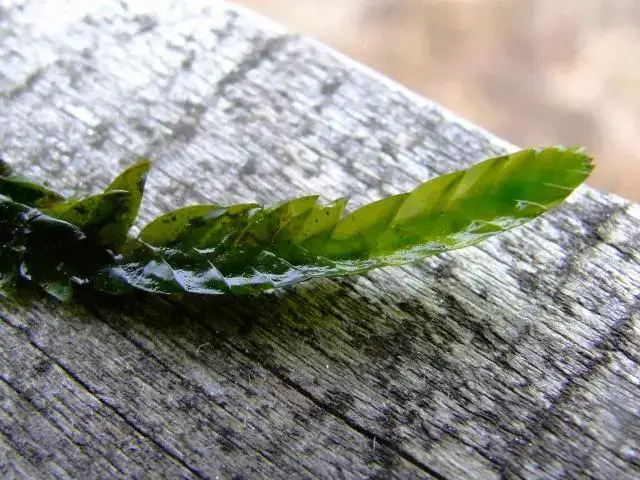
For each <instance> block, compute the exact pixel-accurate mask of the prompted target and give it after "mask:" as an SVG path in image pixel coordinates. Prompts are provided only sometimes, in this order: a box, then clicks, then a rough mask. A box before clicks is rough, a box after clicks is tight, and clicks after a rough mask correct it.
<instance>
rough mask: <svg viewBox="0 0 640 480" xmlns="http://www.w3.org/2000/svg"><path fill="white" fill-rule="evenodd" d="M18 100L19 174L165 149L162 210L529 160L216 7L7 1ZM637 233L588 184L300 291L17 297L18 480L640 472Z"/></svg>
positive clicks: (4, 72) (350, 67) (100, 179)
mask: <svg viewBox="0 0 640 480" xmlns="http://www.w3.org/2000/svg"><path fill="white" fill-rule="evenodd" d="M145 3H146V5H145ZM0 112H1V114H0V148H1V150H2V151H3V152H4V154H5V156H6V158H7V160H9V161H10V162H12V163H13V164H15V165H17V168H18V169H19V170H21V171H23V172H24V173H25V174H27V175H30V176H31V177H33V178H35V179H39V180H45V179H46V180H48V181H49V182H50V183H51V184H52V185H53V186H54V187H57V188H68V187H71V186H74V185H79V186H80V188H81V189H82V190H83V191H92V190H96V189H98V188H99V187H103V186H105V185H106V184H107V182H108V181H109V179H110V178H111V177H112V176H113V175H114V174H115V173H116V172H117V171H119V170H120V169H122V168H123V167H124V166H126V165H128V164H129V163H131V162H132V161H133V160H134V159H136V158H137V157H139V156H142V155H148V156H150V157H151V158H152V159H153V160H154V162H155V167H154V170H153V172H152V174H151V176H150V179H149V182H148V187H147V189H148V195H147V197H146V200H145V202H144V205H143V209H142V217H143V220H148V219H149V218H151V216H153V215H156V214H158V213H160V212H163V211H166V210H167V209H169V208H172V207H178V206H183V205H187V204H190V203H195V202H205V201H218V202H221V203H225V202H237V201H245V200H258V201H263V202H269V203H270V202H273V201H277V200H281V199H284V198H287V197H290V196H293V195H301V194H305V193H322V195H323V196H324V197H325V198H327V199H331V198H333V197H338V196H343V195H349V196H351V197H352V198H353V199H354V200H355V204H360V203H362V202H364V201H367V200H373V199H376V198H379V197H381V196H384V195H388V194H391V193H395V192H399V191H404V190H408V189H410V188H412V187H413V186H415V185H416V184H417V183H418V182H420V181H423V180H425V179H427V178H430V177H432V176H434V175H437V174H440V173H443V172H446V171H450V170H453V169H457V168H460V167H463V166H466V165H470V164H472V163H474V162H476V161H479V160H481V159H483V158H485V157H488V156H490V155H493V154H497V153H500V152H503V151H504V150H505V149H508V148H510V147H509V146H508V145H507V144H506V143H504V142H501V141H499V140H498V139H496V138H493V137H492V136H490V135H489V134H487V133H486V132H483V131H482V130H480V129H477V128H475V127H473V126H470V125H468V124H467V123H465V122H463V121H461V120H459V119H457V118H456V117H455V116H453V115H451V114H449V113H447V112H445V111H443V110H442V109H441V108H440V107H438V106H437V105H435V104H433V103H430V102H428V101H426V100H423V99H421V98H418V97H416V96H414V95H411V94H409V93H408V92H406V91H404V90H403V89H401V88H400V87H397V86H395V85H393V84H391V83H390V82H388V81H386V80H385V79H383V78H380V77H379V76H376V75H375V74H373V73H371V72H367V71H366V70H365V69H364V68H362V67H360V66H358V65H356V64H354V63H352V62H350V61H348V60H346V59H344V58H342V57H340V56H338V55H336V54H335V53H333V52H331V51H329V50H328V49H326V48H325V47H323V46H321V45H318V44H315V43H313V42H311V41H309V40H306V39H301V38H299V37H296V36H292V35H290V34H287V33H286V32H283V31H282V30H281V29H279V28H278V27H275V26H274V25H272V24H270V23H268V22H266V21H265V20H262V19H260V18H258V17H256V16H253V15H251V14H248V13H247V12H243V11H239V10H236V9H235V7H232V6H229V5H223V4H218V3H214V2H210V1H204V0H202V1H195V0H192V1H178V0H176V1H156V2H133V1H120V2H115V1H114V2H86V1H80V0H64V1H62V0H60V1H56V0H40V1H35V0H24V1H17V2H12V1H9V2H4V3H0ZM522 114H523V115H526V112H522ZM639 233H640V206H638V205H633V204H629V203H627V202H625V201H623V200H621V199H619V198H616V197H613V196H608V195H605V194H602V193H599V192H597V191H594V190H592V189H589V188H582V189H580V190H579V192H577V194H576V195H574V196H573V197H572V198H571V201H570V202H568V203H567V204H565V205H564V206H562V207H561V208H559V209H558V210H556V211H554V212H553V213H551V214H549V215H547V216H546V217H545V218H543V219H540V220H538V221H535V222H533V223H531V224H529V225H528V226H526V227H525V228H520V229H518V230H516V231H513V232H510V233H508V234H505V235H501V236H499V237H497V238H495V239H493V240H491V241H489V242H486V243H484V244H483V245H481V246H480V247H479V248H469V249H466V250H461V251H458V252H453V253H451V254H447V255H442V256H439V257H437V258H433V259H431V260H429V261H426V262H424V263H421V264H419V265H413V266H409V267H405V268H388V269H383V270H380V271H376V272H373V273H371V274H368V275H365V276H361V277H356V278H349V279H343V280H335V281H333V280H332V281H322V280H321V281H314V282H310V283H308V284H304V285H301V286H300V287H298V288H294V289H290V290H286V291H283V292H278V293H277V294H275V295H263V296H257V297H247V298H222V297H221V298H216V299H213V300H210V301H202V302H195V303H191V304H178V303H175V302H172V301H167V300H164V299H161V298H154V297H148V296H143V295H140V296H135V297H132V298H127V299H118V300H114V299H106V298H104V297H100V296H95V297H94V296H91V295H87V296H86V297H83V298H80V299H79V304H78V305H76V306H70V307H66V306H60V305H56V304H55V303H54V302H53V301H51V300H49V299H47V298H45V297H44V296H42V295H39V294H37V293H30V292H26V291H25V292H23V293H21V294H20V296H19V297H18V298H12V299H8V298H2V299H0V475H1V476H2V477H3V478H83V479H90V478H159V477H166V478H229V479H231V478H235V479H240V478H437V479H445V478H446V479H459V478H470V479H480V478H482V479H485V478H486V479H492V478H501V477H504V478H606V479H611V478H618V479H631V478H638V476H639V475H640V439H639V433H638V432H640V388H639V384H640V313H639V306H638V305H639V298H640V254H639V253H638V247H639V246H640V239H639Z"/></svg>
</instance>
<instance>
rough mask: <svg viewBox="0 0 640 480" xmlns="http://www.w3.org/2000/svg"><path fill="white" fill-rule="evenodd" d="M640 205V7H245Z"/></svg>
mask: <svg viewBox="0 0 640 480" xmlns="http://www.w3.org/2000/svg"><path fill="white" fill-rule="evenodd" d="M236 1H237V3H240V4H243V5H246V6H248V7H250V8H251V9H253V10H255V11H257V12H260V13H262V14H263V15H266V16H267V17H270V18H272V19H274V20H276V21H277V22H279V23H281V24H284V25H286V26H287V27H288V28H289V29H291V30H294V31H298V32H300V33H302V34H305V35H309V36H312V37H315V38H317V39H319V40H321V41H322V42H324V43H326V44H328V45H331V46H332V47H334V48H335V49H337V50H339V51H341V52H344V53H345V54H347V55H348V56H350V57H352V58H355V59H356V60H358V61H360V62H362V63H365V64H367V65H370V66H371V67H373V68H374V69H376V70H378V71H380V72H382V73H384V74H385V75H387V76H389V77H391V78H394V79H395V80H397V81H399V82H401V83H403V84H404V85H406V86H408V87H409V88H410V89H412V90H414V91H416V92H419V93H421V94H423V95H425V96H427V97H429V98H431V99H433V100H436V101H438V102H439V103H441V104H443V105H444V106H446V107H448V108H450V109H452V110H454V111H455V112H457V113H459V114H461V115H462V116H464V117H466V118H468V119H470V120H472V121H474V122H475V123H477V124H479V125H481V126H483V127H485V128H487V129H489V130H492V131H493V132H495V133H497V134H498V135H500V136H502V137H504V138H506V139H507V140H509V141H511V142H512V143H514V144H516V145H519V146H523V147H526V146H536V145H547V144H558V143H562V144H579V145H585V146H587V147H589V150H590V151H591V153H592V154H594V155H595V156H596V159H597V165H598V168H597V169H596V172H595V174H594V176H593V177H592V180H591V183H592V184H593V185H594V186H596V187H598V188H600V189H603V190H607V191H612V192H616V193H618V194H620V195H623V196H625V197H627V198H631V199H634V200H636V201H640V0H236Z"/></svg>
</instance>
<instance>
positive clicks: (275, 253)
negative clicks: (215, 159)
mask: <svg viewBox="0 0 640 480" xmlns="http://www.w3.org/2000/svg"><path fill="white" fill-rule="evenodd" d="M592 168H593V165H592V160H591V158H590V157H589V156H587V155H586V154H585V153H584V152H583V151H582V150H578V149H564V148H548V149H543V150H523V151H521V152H517V153H514V154H511V155H505V156H501V157H496V158H492V159H489V160H487V161H485V162H482V163H479V164H477V165H475V166H473V167H471V168H469V169H467V170H463V171H459V172H454V173H450V174H447V175H443V176H441V177H438V178H435V179H432V180H430V181H428V182H425V183H423V184H421V185H419V186H418V187H417V188H415V189H414V190H413V191H411V192H408V193H403V194H399V195H395V196H392V197H388V198H385V199H382V200H379V201H377V202H373V203H371V204H368V205H365V206H363V207H361V208H359V209H357V210H355V211H354V212H352V213H349V214H347V215H346V216H343V211H344V209H345V207H346V205H347V201H346V199H338V200H336V201H335V202H333V203H331V204H329V205H321V204H319V203H318V197H317V196H307V197H301V198H297V199H293V200H290V201H286V202H282V203H280V204H277V205H274V206H270V207H261V206H259V205H257V204H253V203H246V204H238V205H231V206H220V205H216V204H211V205H194V206H189V207H185V208H181V209H178V210H175V211H173V212H169V213H166V214H164V215H162V216H160V217H158V218H157V219H155V220H154V221H152V222H151V223H149V224H148V225H147V226H146V227H144V228H143V229H142V231H141V234H140V236H139V237H138V238H132V237H127V232H128V230H129V228H130V226H131V224H132V223H133V222H134V220H135V217H136V215H137V212H138V209H139V207H140V202H141V199H142V193H143V189H144V182H145V178H146V175H147V173H148V170H149V162H147V161H142V162H139V163H137V164H136V165H134V166H132V167H130V168H129V169H127V170H126V171H125V172H124V173H123V174H122V175H120V176H119V177H118V178H117V179H116V180H115V181H114V182H113V183H112V184H111V185H110V186H109V187H108V188H107V190H106V191H105V192H104V193H102V194H99V195H94V196H90V197H86V198H84V199H80V200H77V201H71V202H58V203H56V204H54V205H53V206H50V207H48V208H37V207H38V206H37V205H35V203H34V202H31V204H26V203H23V202H18V200H16V199H15V198H14V197H12V196H11V195H10V193H11V192H12V190H11V189H10V188H7V189H6V190H4V191H2V192H0V193H2V194H3V195H4V196H0V240H1V243H0V267H1V268H0V280H2V279H3V278H4V279H10V278H12V276H13V275H18V276H22V277H23V278H27V279H29V280H30V281H33V282H34V283H36V284H38V285H40V286H42V288H44V289H45V291H47V292H48V293H50V294H52V295H54V296H56V297H58V298H67V297H68V296H69V294H70V292H71V286H72V285H73V284H88V285H91V286H92V287H94V288H97V289H99V290H103V291H107V292H111V293H123V292H127V291H131V290H144V291H148V292H152V293H162V294H179V293H185V292H187V293H194V294H224V293H230V292H232V293H246V292H256V291H262V290H268V289H272V288H277V287H281V286H285V285H290V284H293V283H297V282H300V281H303V280H307V279H310V278H314V277H322V276H338V275H347V274H354V273H360V272H364V271H367V270H370V269H372V268H376V267H382V266H386V265H398V264H402V263H407V262H414V261H417V260H420V259H422V258H424V257H426V256H429V255H434V254H437V253H440V252H443V251H447V250H453V249H457V248H462V247H466V246H469V245H473V244H475V243H477V242H479V241H481V240H483V239H485V238H488V237H490V236H492V235H495V234H497V233H500V232H502V231H505V230H508V229H511V228H514V227H517V226H519V225H522V224H524V223H526V222H528V221H530V220H532V219H534V218H536V217H537V216H539V215H541V214H543V213H545V212H547V211H548V210H549V209H550V208H553V207H555V206H556V205H558V204H559V203H560V202H562V201H563V200H564V199H565V198H566V197H567V196H568V195H569V194H570V193H571V192H572V191H573V190H574V189H575V188H576V187H577V186H578V185H580V184H581V183H582V182H583V181H584V180H585V179H586V178H587V177H588V175H589V173H590V172H591V170H592ZM3 171H8V170H6V169H5V170H3ZM32 191H37V188H32ZM14 195H16V196H18V197H19V198H23V197H21V196H20V195H22V194H20V195H18V194H14ZM114 246H115V247H117V253H118V254H117V255H113V254H111V253H110V250H109V249H107V248H105V247H110V248H111V247H114ZM11 265H13V267H11ZM12 268H13V269H12Z"/></svg>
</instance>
